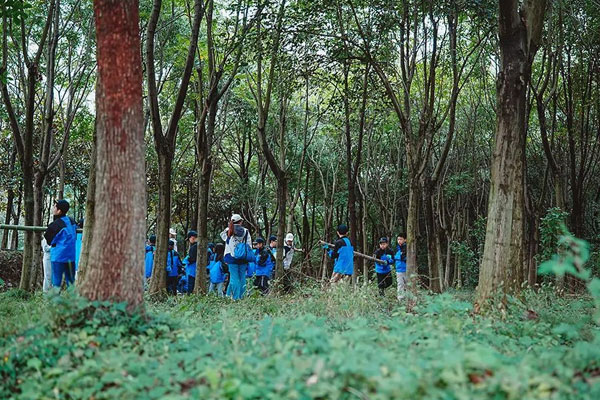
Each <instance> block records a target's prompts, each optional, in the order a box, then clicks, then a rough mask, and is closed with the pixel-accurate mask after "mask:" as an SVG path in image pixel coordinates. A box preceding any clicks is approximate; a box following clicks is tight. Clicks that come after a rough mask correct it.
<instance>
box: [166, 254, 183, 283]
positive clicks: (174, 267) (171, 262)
mask: <svg viewBox="0 0 600 400" xmlns="http://www.w3.org/2000/svg"><path fill="white" fill-rule="evenodd" d="M182 266H183V264H182V263H181V260H180V259H179V254H178V253H177V252H176V251H175V250H169V251H168V252H167V276H170V277H173V276H178V275H179V271H180V269H181V267H182Z"/></svg>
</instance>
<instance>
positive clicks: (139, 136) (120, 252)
mask: <svg viewBox="0 0 600 400" xmlns="http://www.w3.org/2000/svg"><path fill="white" fill-rule="evenodd" d="M94 15H95V21H96V37H97V60H98V84H97V87H96V110H97V114H96V115H97V119H96V129H97V164H96V174H97V175H96V193H95V194H96V195H95V202H96V204H95V212H94V218H95V223H94V226H93V228H92V229H93V233H92V234H93V237H94V240H93V242H92V246H91V249H90V255H89V261H88V265H87V271H86V274H85V279H84V280H83V281H82V282H81V286H80V293H81V294H82V295H83V296H85V297H87V298H89V299H91V300H113V301H124V302H127V303H128V306H129V308H130V309H133V308H136V307H138V306H140V305H141V304H142V301H143V265H144V254H143V252H142V251H141V250H140V249H141V246H142V243H144V236H145V228H146V227H145V225H146V222H145V221H146V179H145V176H146V174H145V169H144V130H143V128H144V116H143V109H142V61H141V53H140V36H139V10H138V1H137V0H96V1H95V2H94Z"/></svg>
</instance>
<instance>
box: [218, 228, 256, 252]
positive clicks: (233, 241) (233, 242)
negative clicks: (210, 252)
mask: <svg viewBox="0 0 600 400" xmlns="http://www.w3.org/2000/svg"><path fill="white" fill-rule="evenodd" d="M240 229H243V232H241V231H240ZM227 230H228V229H227V228H225V230H224V231H223V232H221V239H223V241H224V242H225V253H224V254H223V256H226V255H227V254H230V255H231V256H232V257H233V254H235V253H234V251H235V246H237V245H238V244H239V243H242V241H243V240H244V236H246V244H248V245H249V246H250V247H252V238H251V237H250V232H248V229H246V228H244V227H243V226H241V225H235V226H234V234H233V236H231V237H230V238H229V241H227ZM240 233H241V235H240ZM246 233H248V234H247V235H246Z"/></svg>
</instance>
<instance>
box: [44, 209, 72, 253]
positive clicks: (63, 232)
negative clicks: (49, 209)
mask: <svg viewBox="0 0 600 400" xmlns="http://www.w3.org/2000/svg"><path fill="white" fill-rule="evenodd" d="M76 230H77V225H75V221H74V220H73V219H72V218H71V217H68V216H66V215H65V216H63V217H54V221H53V222H52V223H51V224H50V225H48V228H47V229H46V232H44V238H46V242H47V243H48V244H49V245H50V246H52V249H51V250H50V261H52V262H60V263H66V262H72V263H75V254H76V247H77V243H76V242H77V231H76Z"/></svg>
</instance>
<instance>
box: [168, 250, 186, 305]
mask: <svg viewBox="0 0 600 400" xmlns="http://www.w3.org/2000/svg"><path fill="white" fill-rule="evenodd" d="M182 268H183V264H182V263H181V260H180V259H179V254H178V253H177V252H176V251H175V241H174V240H169V250H168V251H167V268H166V270H167V293H169V294H173V295H175V294H177V283H178V282H179V276H180V275H181V274H182Z"/></svg>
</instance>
